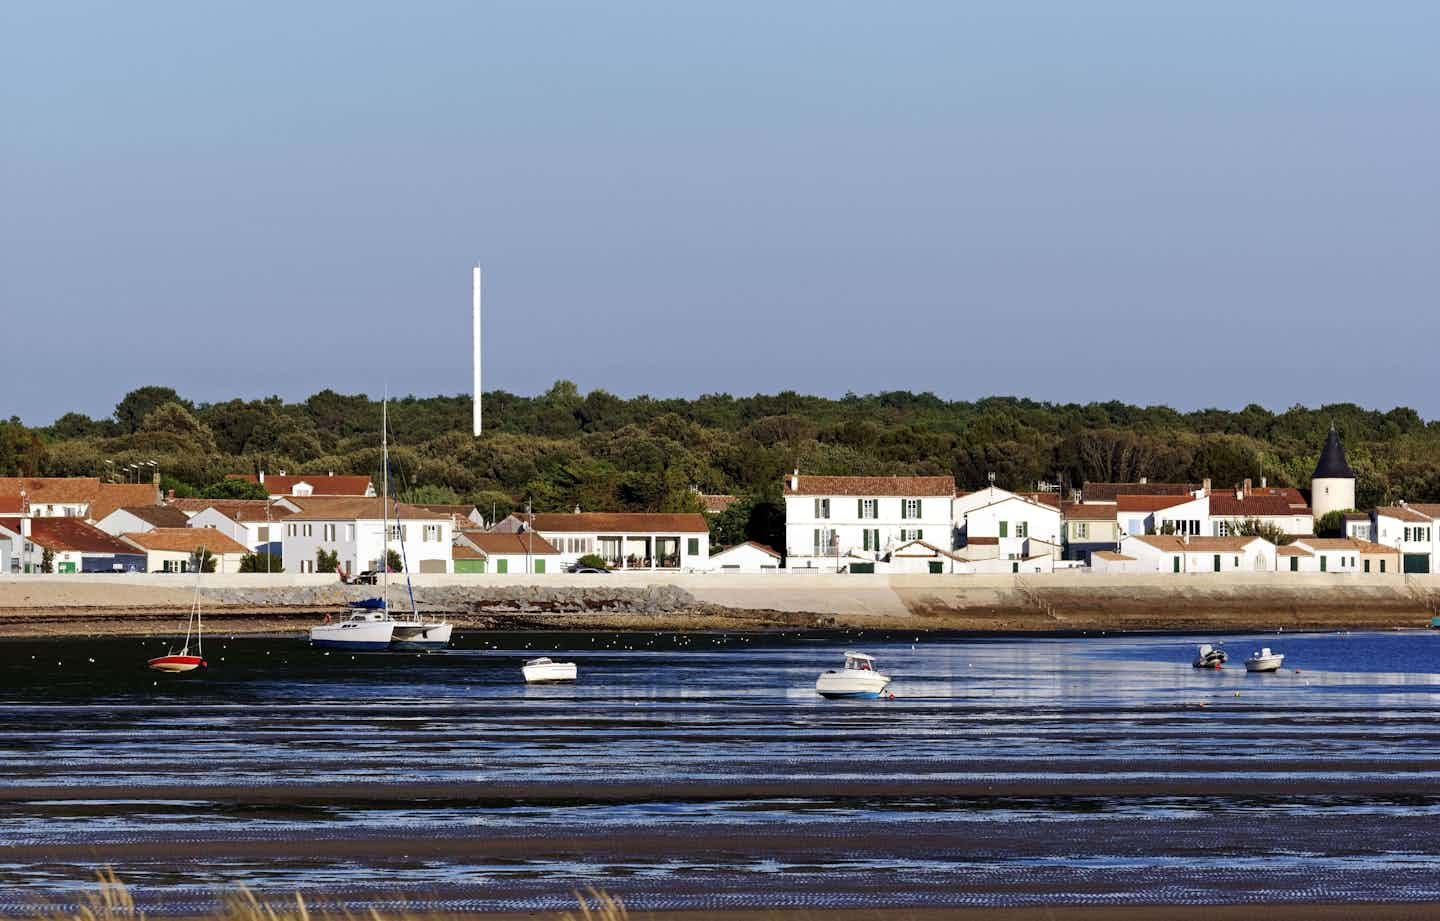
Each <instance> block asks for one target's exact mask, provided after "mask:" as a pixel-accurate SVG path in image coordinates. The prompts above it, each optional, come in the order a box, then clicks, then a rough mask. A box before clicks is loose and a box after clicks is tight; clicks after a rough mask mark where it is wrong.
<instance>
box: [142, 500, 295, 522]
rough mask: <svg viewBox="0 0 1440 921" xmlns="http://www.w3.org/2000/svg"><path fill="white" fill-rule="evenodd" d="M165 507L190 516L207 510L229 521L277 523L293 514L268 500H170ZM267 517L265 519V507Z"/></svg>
mask: <svg viewBox="0 0 1440 921" xmlns="http://www.w3.org/2000/svg"><path fill="white" fill-rule="evenodd" d="M167 505H168V506H169V507H170V508H175V509H179V510H180V511H182V512H185V513H187V514H190V515H198V514H200V513H201V512H203V511H205V510H206V509H207V508H213V509H214V510H215V511H217V512H219V513H220V514H222V515H224V516H225V517H226V518H229V519H230V520H231V521H266V520H269V521H279V520H280V519H282V518H287V517H289V516H290V515H293V514H295V513H294V512H293V511H291V510H290V509H288V508H285V507H284V506H283V505H280V504H278V503H277V502H274V501H271V500H268V499H171V500H170V501H169V502H168V503H167ZM267 506H268V507H269V517H268V519H267V517H266V507H267Z"/></svg>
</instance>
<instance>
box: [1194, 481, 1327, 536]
mask: <svg viewBox="0 0 1440 921" xmlns="http://www.w3.org/2000/svg"><path fill="white" fill-rule="evenodd" d="M1249 519H1254V520H1256V521H1258V522H1260V523H1261V524H1267V525H1270V526H1272V527H1276V528H1279V529H1280V532H1281V533H1282V534H1312V533H1314V531H1315V516H1314V515H1312V514H1311V513H1310V504H1309V503H1308V502H1306V501H1305V497H1304V496H1302V495H1300V491H1299V490H1298V489H1295V488H1293V487H1290V486H1266V485H1264V481H1263V480H1262V481H1261V485H1260V486H1259V487H1252V486H1251V485H1250V481H1249V480H1246V481H1245V482H1244V483H1242V484H1241V485H1239V486H1237V487H1235V488H1234V489H1222V490H1216V491H1214V492H1212V493H1210V529H1209V530H1208V531H1206V532H1204V533H1207V534H1210V535H1212V536H1214V537H1228V536H1230V535H1231V534H1233V533H1234V532H1235V528H1236V526H1237V525H1239V524H1241V523H1242V522H1244V521H1246V520H1249Z"/></svg>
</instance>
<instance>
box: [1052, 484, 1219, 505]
mask: <svg viewBox="0 0 1440 921" xmlns="http://www.w3.org/2000/svg"><path fill="white" fill-rule="evenodd" d="M1199 488H1200V487H1199V485H1198V484H1190V483H1086V484H1085V486H1084V487H1083V488H1082V489H1081V490H1080V496H1081V498H1082V499H1083V500H1084V501H1086V502H1114V501H1115V500H1116V499H1117V498H1119V497H1120V496H1122V495H1125V496H1183V495H1187V494H1189V493H1193V492H1194V491H1195V490H1197V489H1199Z"/></svg>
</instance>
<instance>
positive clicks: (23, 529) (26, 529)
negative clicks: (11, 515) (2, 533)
mask: <svg viewBox="0 0 1440 921" xmlns="http://www.w3.org/2000/svg"><path fill="white" fill-rule="evenodd" d="M20 536H21V537H23V538H25V539H26V540H29V538H30V516H29V515H26V516H25V517H24V518H21V519H20Z"/></svg>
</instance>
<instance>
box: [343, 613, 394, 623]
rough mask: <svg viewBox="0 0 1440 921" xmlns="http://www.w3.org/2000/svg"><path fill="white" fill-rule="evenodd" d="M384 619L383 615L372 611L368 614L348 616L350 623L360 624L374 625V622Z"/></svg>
mask: <svg viewBox="0 0 1440 921" xmlns="http://www.w3.org/2000/svg"><path fill="white" fill-rule="evenodd" d="M384 619H385V615H384V614H378V613H376V612H374V611H369V612H365V613H362V614H351V615H350V620H351V622H352V623H360V624H369V623H374V622H375V621H379V620H384Z"/></svg>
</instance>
